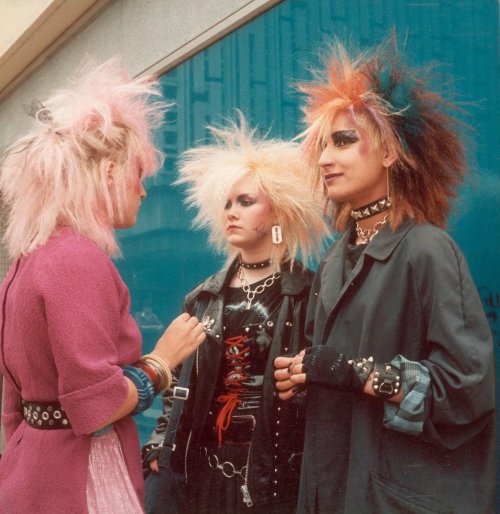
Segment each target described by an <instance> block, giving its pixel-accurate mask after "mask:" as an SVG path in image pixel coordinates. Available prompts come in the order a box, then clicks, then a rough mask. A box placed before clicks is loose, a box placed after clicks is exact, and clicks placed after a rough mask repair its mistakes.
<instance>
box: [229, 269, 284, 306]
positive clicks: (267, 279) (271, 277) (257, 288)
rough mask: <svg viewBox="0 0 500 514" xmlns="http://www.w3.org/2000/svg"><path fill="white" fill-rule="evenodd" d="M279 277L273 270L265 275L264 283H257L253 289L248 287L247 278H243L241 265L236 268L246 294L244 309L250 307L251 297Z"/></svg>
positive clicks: (269, 285)
mask: <svg viewBox="0 0 500 514" xmlns="http://www.w3.org/2000/svg"><path fill="white" fill-rule="evenodd" d="M279 277H280V273H279V272H278V271H275V272H274V273H273V274H272V275H271V276H270V277H267V278H266V280H264V283H262V284H260V285H258V286H257V287H256V288H255V289H254V290H253V291H252V289H250V284H249V283H248V282H247V279H246V278H245V274H244V272H243V267H242V266H240V267H239V268H238V278H239V279H240V282H241V285H242V288H243V292H244V293H246V295H247V306H246V310H247V311H248V310H250V308H251V307H252V302H253V299H254V298H255V295H257V294H260V293H262V292H263V291H264V290H265V289H267V288H268V287H271V286H272V285H273V284H274V281H275V280H276V279H277V278H279Z"/></svg>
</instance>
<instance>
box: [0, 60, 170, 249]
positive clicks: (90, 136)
mask: <svg viewBox="0 0 500 514" xmlns="http://www.w3.org/2000/svg"><path fill="white" fill-rule="evenodd" d="M151 96H153V97H159V96H160V93H159V91H158V87H157V84H156V82H155V81H154V80H153V78H152V77H146V78H139V79H132V78H130V77H129V76H128V74H127V72H126V70H125V68H124V67H123V65H122V64H121V62H120V60H119V59H118V58H113V59H110V60H108V61H106V62H105V63H103V64H101V65H99V66H95V65H93V64H92V63H90V62H87V63H84V65H82V67H81V69H80V70H79V71H78V72H77V73H76V75H75V79H74V83H73V87H72V88H71V89H64V90H60V91H57V92H56V93H55V94H54V95H53V96H52V97H50V98H49V99H48V100H46V101H45V102H44V106H45V108H46V109H47V110H48V113H49V120H45V122H42V121H40V120H41V119H43V117H42V116H37V123H36V125H35V127H34V129H33V130H32V132H31V133H29V134H28V135H27V136H25V137H23V138H21V139H19V140H18V141H16V142H15V143H13V144H12V145H11V146H10V147H9V148H8V150H7V151H6V154H5V156H4V158H3V162H2V167H1V170H0V191H1V193H2V199H3V201H4V203H5V206H6V211H7V230H6V234H5V240H6V244H7V248H8V251H9V253H10V255H11V256H12V257H16V256H18V255H20V254H28V253H30V252H32V251H33V250H35V249H36V248H37V247H38V246H40V245H43V244H44V243H45V242H46V241H47V239H48V238H49V237H50V236H51V235H52V234H53V233H54V231H55V230H56V229H57V228H59V227H63V226H69V227H71V228H73V229H74V230H75V231H76V232H78V233H79V234H82V235H83V236H85V237H88V238H89V239H92V240H93V241H95V242H96V243H97V244H98V245H99V246H100V247H101V248H102V249H103V250H104V251H105V252H106V253H107V254H109V255H112V254H115V253H118V252H119V249H118V244H117V241H116V238H115V234H114V231H113V218H114V217H115V216H118V217H120V216H122V214H123V209H124V205H125V198H126V195H127V190H128V188H130V187H132V182H133V181H134V180H136V178H137V177H136V175H135V174H136V173H137V170H138V169H139V170H140V172H141V173H142V176H149V175H153V174H154V173H155V172H156V170H157V168H158V166H159V163H160V161H161V159H162V155H161V153H160V152H159V151H158V150H157V148H156V147H155V145H154V144H153V142H152V134H151V129H152V128H154V127H157V126H159V125H160V124H161V120H162V118H163V114H164V111H165V109H166V108H167V107H168V104H166V103H165V102H162V101H159V100H158V101H155V102H149V101H148V100H149V99H150V97H151ZM111 164H113V166H112V171H111V174H112V181H110V180H109V169H110V165H111Z"/></svg>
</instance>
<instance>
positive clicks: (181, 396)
mask: <svg viewBox="0 0 500 514" xmlns="http://www.w3.org/2000/svg"><path fill="white" fill-rule="evenodd" d="M173 397H174V398H175V399H177V400H183V401H186V400H187V399H188V397H189V387H179V386H175V387H174V395H173Z"/></svg>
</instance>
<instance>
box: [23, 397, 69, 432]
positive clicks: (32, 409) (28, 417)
mask: <svg viewBox="0 0 500 514" xmlns="http://www.w3.org/2000/svg"><path fill="white" fill-rule="evenodd" d="M23 417H24V420H25V421H26V423H28V425H30V426H31V427H33V428H39V429H42V430H58V429H61V428H71V423H70V422H69V419H68V416H67V415H66V412H64V409H63V408H62V406H61V404H60V403H59V402H28V401H26V400H23Z"/></svg>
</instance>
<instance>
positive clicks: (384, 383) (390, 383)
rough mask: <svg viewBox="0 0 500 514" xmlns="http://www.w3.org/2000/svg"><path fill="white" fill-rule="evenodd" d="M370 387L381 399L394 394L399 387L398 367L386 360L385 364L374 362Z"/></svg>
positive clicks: (397, 391) (386, 398)
mask: <svg viewBox="0 0 500 514" xmlns="http://www.w3.org/2000/svg"><path fill="white" fill-rule="evenodd" d="M372 388H373V394H374V395H375V396H378V397H379V398H382V399H383V400H388V399H390V398H392V397H393V396H396V395H397V394H398V393H399V391H400V389H401V377H400V376H399V369H398V368H396V367H394V366H392V365H391V364H389V363H387V362H386V363H385V364H376V365H375V376H374V377H373V386H372Z"/></svg>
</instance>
